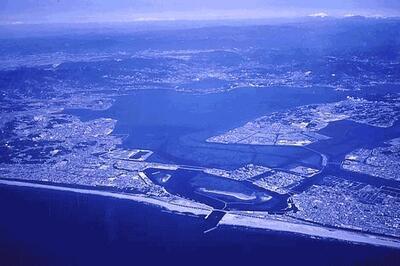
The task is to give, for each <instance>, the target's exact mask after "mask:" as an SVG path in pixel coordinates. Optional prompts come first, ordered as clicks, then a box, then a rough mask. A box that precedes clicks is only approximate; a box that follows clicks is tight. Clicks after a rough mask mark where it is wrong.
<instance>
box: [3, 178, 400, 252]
mask: <svg viewBox="0 0 400 266" xmlns="http://www.w3.org/2000/svg"><path fill="white" fill-rule="evenodd" d="M0 185H5V186H18V187H28V188H36V189H47V190H55V191H65V192H72V193H80V194H86V195H96V196H103V197H110V198H116V199H123V200H132V201H135V202H140V203H145V204H149V205H153V206H157V207H161V208H164V209H166V210H168V211H171V212H179V213H188V214H192V215H196V216H202V215H203V216H205V217H207V216H208V215H209V214H210V213H211V212H212V211H213V209H212V208H211V207H209V208H208V207H207V206H201V205H200V204H198V205H197V206H187V205H183V204H179V203H174V202H168V201H164V200H161V199H156V198H153V197H150V196H146V195H140V194H123V193H117V192H108V191H102V190H96V189H86V188H72V187H65V186H57V185H56V184H54V185H47V184H37V183H32V182H29V181H25V180H21V181H15V180H5V179H0ZM178 201H179V200H178ZM196 204H197V203H196ZM199 205H200V206H199ZM218 225H226V226H238V227H245V228H254V229H261V230H269V231H277V232H286V233H293V234H299V235H305V236H310V237H318V238H321V239H334V240H338V241H345V242H351V243H357V244H368V245H374V246H381V247H388V248H395V249H400V239H394V238H390V237H384V236H376V235H372V234H367V233H357V232H352V231H348V230H345V229H332V228H327V227H322V226H316V225H311V224H305V223H293V222H288V221H282V220H277V219H268V218H262V219H261V218H257V217H253V216H252V217H250V216H247V215H242V214H240V213H229V212H227V213H226V214H225V215H224V216H223V217H222V219H221V221H220V222H219V223H218Z"/></svg>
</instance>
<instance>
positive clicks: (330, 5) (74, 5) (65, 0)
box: [0, 0, 400, 24]
mask: <svg viewBox="0 0 400 266" xmlns="http://www.w3.org/2000/svg"><path fill="white" fill-rule="evenodd" d="M399 13H400V2H399V1H396V0H380V1H379V0H350V1H349V0H327V1H318V0H301V1H295V0H283V1H280V0H279V1H278V0H263V1H261V0H246V1H245V0H219V1H215V0H189V1H188V0H168V1H165V0H137V1H129V0H102V1H95V0H3V1H1V2H0V22H1V23H6V24H19V23H60V22H63V23H76V22H124V21H147V20H202V19H206V20H207V19H257V18H276V17H301V16H307V15H314V14H316V15H320V16H327V15H331V16H345V15H350V14H351V15H364V16H398V15H399Z"/></svg>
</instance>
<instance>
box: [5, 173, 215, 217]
mask: <svg viewBox="0 0 400 266" xmlns="http://www.w3.org/2000/svg"><path fill="white" fill-rule="evenodd" d="M0 185H6V186H19V187H29V188H38V189H47V190H56V191H65V192H73V193H80V194H86V195H96V196H103V197H110V198H116V199H124V200H132V201H136V202H140V203H145V204H150V205H153V206H158V207H161V208H165V209H167V210H168V211H171V212H181V213H190V214H193V215H197V216H200V215H204V216H206V215H208V214H209V213H211V212H212V208H207V207H206V206H204V207H199V206H185V205H182V204H178V203H173V202H168V201H164V200H161V199H155V198H153V197H150V196H146V195H140V194H123V193H116V192H108V191H103V190H96V189H95V188H94V189H85V188H71V187H63V186H57V185H56V184H55V185H45V184H36V183H31V182H29V181H24V180H23V181H14V180H13V181H11V180H4V179H0ZM198 205H200V204H198Z"/></svg>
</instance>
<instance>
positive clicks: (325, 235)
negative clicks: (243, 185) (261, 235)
mask: <svg viewBox="0 0 400 266" xmlns="http://www.w3.org/2000/svg"><path fill="white" fill-rule="evenodd" d="M219 225H227V226H239V227H246V228H254V229H261V230H268V231H277V232H286V233H293V234H299V235H303V236H309V237H318V238H321V239H332V240H337V241H345V242H350V243H355V244H365V245H374V246H380V247H388V248H395V249H400V239H394V238H391V237H384V236H377V235H372V234H368V233H357V232H352V231H348V230H346V229H333V228H328V227H322V226H316V225H311V224H302V223H292V222H287V221H282V220H277V219H268V218H262V219H261V218H257V217H250V216H246V215H241V214H240V213H227V214H226V215H225V216H224V217H222V219H221V221H220V223H219Z"/></svg>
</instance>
